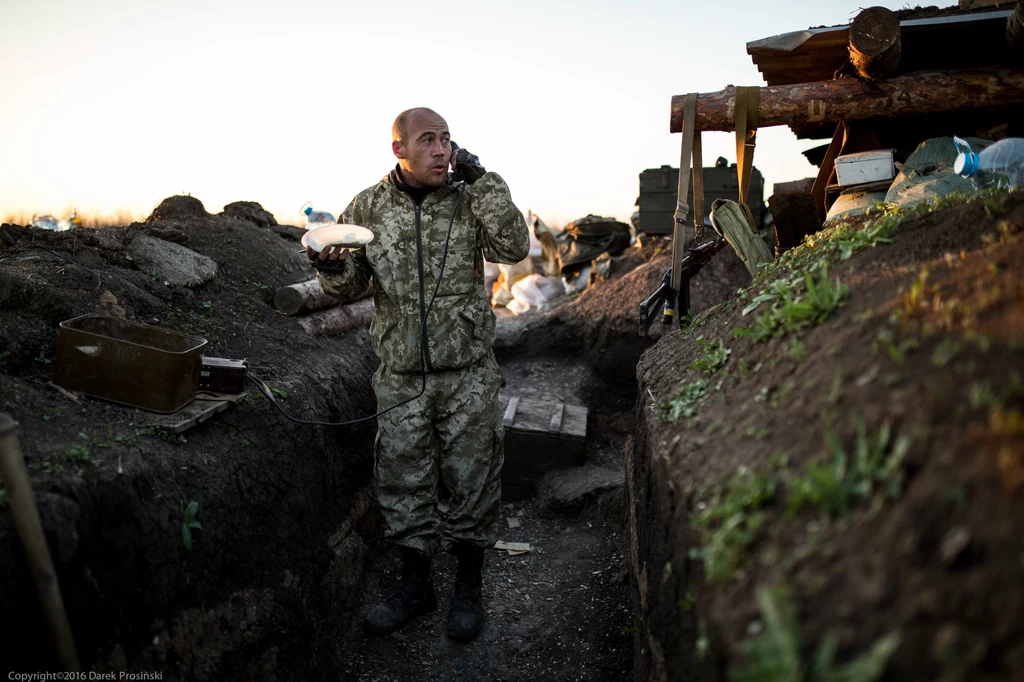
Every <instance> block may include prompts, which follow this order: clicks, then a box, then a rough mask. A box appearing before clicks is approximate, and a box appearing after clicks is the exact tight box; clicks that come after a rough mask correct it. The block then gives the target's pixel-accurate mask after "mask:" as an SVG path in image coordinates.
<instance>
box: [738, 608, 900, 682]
mask: <svg viewBox="0 0 1024 682" xmlns="http://www.w3.org/2000/svg"><path fill="white" fill-rule="evenodd" d="M757 601H758V605H759V606H760V607H761V619H762V621H763V627H764V629H763V631H762V632H761V634H760V635H759V636H757V637H755V638H754V639H752V640H749V641H748V642H747V643H746V645H745V646H744V656H745V658H746V665H745V666H743V667H735V668H733V669H732V670H731V671H730V672H731V677H730V679H733V680H736V682H874V680H877V679H878V678H879V677H881V676H882V673H883V672H885V667H886V664H887V663H888V661H889V659H890V658H891V657H892V655H893V653H895V652H896V649H897V648H898V647H899V644H900V635H899V633H898V632H891V633H889V634H888V635H885V636H884V637H882V638H881V639H879V640H878V641H876V642H875V643H874V644H872V645H871V647H870V648H869V649H868V650H867V651H865V652H864V653H863V654H861V655H860V656H858V657H856V658H854V659H853V660H851V661H849V662H847V663H844V664H841V665H837V664H836V663H835V657H836V651H837V649H838V638H837V637H836V635H835V633H834V632H828V633H826V634H825V635H824V636H823V637H822V638H821V641H820V642H819V643H818V646H817V648H816V649H815V652H814V655H813V656H812V657H811V658H810V660H804V657H803V654H802V653H801V651H802V649H803V646H802V642H801V638H800V629H799V625H798V623H797V617H796V609H795V608H794V607H793V604H792V602H791V601H790V599H789V594H788V592H787V591H786V590H785V589H766V588H761V589H759V590H758V592H757Z"/></svg>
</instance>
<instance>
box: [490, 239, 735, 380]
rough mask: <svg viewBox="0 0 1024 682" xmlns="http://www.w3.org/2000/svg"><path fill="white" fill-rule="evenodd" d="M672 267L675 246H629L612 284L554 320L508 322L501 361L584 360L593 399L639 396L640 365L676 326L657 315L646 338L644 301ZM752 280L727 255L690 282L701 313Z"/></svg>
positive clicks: (658, 242) (499, 348) (657, 242)
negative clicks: (616, 392)
mask: <svg viewBox="0 0 1024 682" xmlns="http://www.w3.org/2000/svg"><path fill="white" fill-rule="evenodd" d="M670 262H671V240H669V239H664V238H659V237H651V236H646V235H645V236H644V244H643V247H642V248H637V247H631V248H630V249H627V250H626V252H625V253H624V254H623V255H622V256H618V257H616V258H614V259H612V272H611V277H610V278H609V279H608V280H606V281H604V282H600V283H596V284H591V285H590V287H588V288H587V289H585V290H584V291H583V292H582V293H581V294H579V295H578V296H576V298H575V299H573V300H572V301H571V302H569V303H568V304H567V305H563V306H560V307H559V308H557V309H555V310H553V311H552V312H550V313H546V314H541V315H538V314H536V313H528V314H527V315H524V316H522V318H521V319H515V318H512V317H507V318H506V319H504V320H503V325H502V327H503V329H502V330H501V333H500V335H499V337H498V339H497V340H496V341H495V350H496V352H497V353H498V354H499V357H508V358H513V357H517V356H520V355H523V354H529V355H532V356H535V355H545V354H548V355H557V354H570V355H573V356H582V357H583V358H584V359H585V361H586V364H587V366H588V367H590V369H591V370H592V371H593V373H594V375H595V377H597V378H598V379H599V380H600V382H601V385H600V386H595V387H594V388H593V393H594V395H595V398H597V399H599V397H600V395H601V393H602V392H603V391H604V390H606V389H607V387H609V386H611V387H614V388H616V389H617V388H619V387H622V388H625V389H627V390H635V389H636V364H637V361H639V359H640V356H641V355H642V354H643V352H644V351H645V350H646V349H648V348H650V347H651V346H652V345H653V344H654V343H655V342H656V341H657V340H658V339H659V338H661V336H663V335H664V334H666V333H668V332H669V331H671V330H672V329H675V327H665V326H664V325H662V323H661V317H660V316H659V317H658V318H657V319H656V320H655V322H654V324H652V325H651V328H650V331H649V333H648V336H647V337H646V338H645V337H643V336H641V335H640V328H639V324H638V319H639V309H640V302H641V301H643V300H644V299H645V298H647V297H648V296H650V295H651V294H652V293H654V291H655V290H656V289H657V288H658V287H659V286H660V285H661V282H662V278H663V277H664V275H665V271H666V270H667V269H668V268H669V265H670ZM749 281H750V275H749V274H748V273H747V270H746V268H745V267H744V266H743V263H742V262H741V261H740V259H739V258H738V257H737V256H736V254H735V253H733V252H732V251H730V250H724V251H721V252H720V253H719V254H718V255H716V256H715V258H714V259H713V260H712V261H711V262H710V263H709V264H708V265H707V266H706V267H705V268H704V269H703V270H701V272H700V273H698V275H697V276H696V277H694V278H693V279H692V281H691V285H690V296H691V305H692V307H693V310H694V312H695V313H700V312H701V311H706V310H708V309H709V308H711V307H713V306H715V305H717V304H718V303H720V302H722V301H723V300H725V299H726V298H728V297H729V296H731V295H732V294H733V292H735V291H736V289H737V288H739V287H741V286H743V285H745V284H747V283H749Z"/></svg>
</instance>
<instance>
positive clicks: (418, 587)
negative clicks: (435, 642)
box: [363, 547, 437, 635]
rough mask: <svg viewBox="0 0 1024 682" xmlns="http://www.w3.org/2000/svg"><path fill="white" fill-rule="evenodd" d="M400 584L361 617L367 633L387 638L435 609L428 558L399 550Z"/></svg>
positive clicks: (403, 549)
mask: <svg viewBox="0 0 1024 682" xmlns="http://www.w3.org/2000/svg"><path fill="white" fill-rule="evenodd" d="M400 551H401V554H402V584H401V585H399V586H398V590H397V591H396V592H395V593H394V594H393V595H391V596H390V597H388V598H387V599H385V600H384V601H383V602H381V603H380V604H377V605H376V606H374V607H373V608H372V609H370V612H369V613H368V614H366V617H365V618H363V625H364V626H365V627H366V629H367V630H369V631H370V632H372V633H374V634H378V635H389V634H391V633H392V632H394V631H395V630H397V629H398V628H400V627H402V626H403V625H405V624H406V623H408V622H409V621H411V620H413V619H414V618H418V617H419V616H422V615H424V614H427V613H430V612H431V611H433V610H435V609H436V608H437V595H436V594H435V593H434V580H433V578H431V577H430V557H428V556H427V555H426V554H423V553H422V552H418V551H416V550H414V549H409V548H408V547H402V548H401V550H400Z"/></svg>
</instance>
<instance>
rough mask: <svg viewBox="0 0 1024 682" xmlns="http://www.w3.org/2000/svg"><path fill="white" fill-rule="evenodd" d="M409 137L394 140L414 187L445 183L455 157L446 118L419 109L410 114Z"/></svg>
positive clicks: (394, 147) (399, 163) (401, 161)
mask: <svg viewBox="0 0 1024 682" xmlns="http://www.w3.org/2000/svg"><path fill="white" fill-rule="evenodd" d="M405 138H406V139H404V140H401V141H399V140H395V141H393V142H392V143H391V149H392V151H394V153H395V156H397V157H398V165H399V167H401V169H402V175H403V177H404V178H405V181H406V182H407V183H409V184H410V185H412V186H413V187H440V186H441V185H443V184H444V181H445V178H446V177H447V176H448V162H449V161H450V160H451V156H452V146H451V136H450V135H449V134H448V124H447V123H445V120H444V119H443V118H441V117H440V116H437V115H435V114H431V113H426V112H416V113H414V114H412V115H411V116H410V117H409V120H408V123H407V125H406V133H405Z"/></svg>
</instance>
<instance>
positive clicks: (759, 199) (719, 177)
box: [636, 164, 765, 234]
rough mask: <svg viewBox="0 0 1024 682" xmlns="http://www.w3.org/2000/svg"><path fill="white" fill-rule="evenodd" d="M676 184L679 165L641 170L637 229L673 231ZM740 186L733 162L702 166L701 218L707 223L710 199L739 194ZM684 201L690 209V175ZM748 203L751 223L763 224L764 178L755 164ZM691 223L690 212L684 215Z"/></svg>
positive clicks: (727, 197)
mask: <svg viewBox="0 0 1024 682" xmlns="http://www.w3.org/2000/svg"><path fill="white" fill-rule="evenodd" d="M678 186H679V169H678V168H672V167H671V166H662V167H661V168H648V169H647V170H645V171H643V172H642V173H640V196H639V197H637V200H636V205H637V206H638V207H639V213H640V218H639V222H638V224H637V232H646V233H647V234H672V224H673V222H674V215H675V212H676V189H677V187H678ZM739 193H740V186H739V180H738V179H737V176H736V164H733V165H731V166H716V167H712V168H705V169H704V218H705V223H706V224H708V225H710V218H709V216H710V215H711V202H713V201H714V200H715V199H731V200H732V201H736V200H737V199H738V198H739ZM686 205H687V206H689V207H690V210H691V211H692V210H693V175H691V176H690V189H689V191H688V193H687V199H686ZM747 205H748V206H750V211H751V213H753V214H754V223H755V224H756V225H757V226H758V227H762V223H763V222H764V213H765V209H764V178H762V177H761V172H760V171H759V170H757V169H756V168H754V169H752V170H751V172H750V187H749V189H748V190H747ZM692 226H693V218H692V216H691V217H690V218H688V219H687V225H686V227H687V229H691V228H692Z"/></svg>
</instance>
